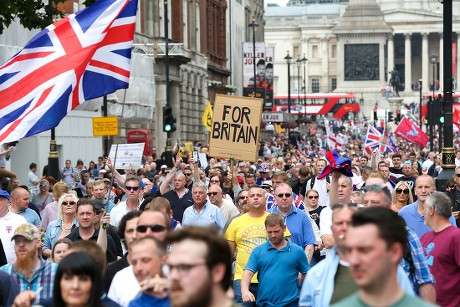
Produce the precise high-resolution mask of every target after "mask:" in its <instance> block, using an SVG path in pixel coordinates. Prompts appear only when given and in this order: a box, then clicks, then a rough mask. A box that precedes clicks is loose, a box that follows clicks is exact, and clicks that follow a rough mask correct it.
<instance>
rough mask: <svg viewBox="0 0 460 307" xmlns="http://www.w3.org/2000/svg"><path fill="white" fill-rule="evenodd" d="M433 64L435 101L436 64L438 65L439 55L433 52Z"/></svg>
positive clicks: (431, 59) (431, 58)
mask: <svg viewBox="0 0 460 307" xmlns="http://www.w3.org/2000/svg"><path fill="white" fill-rule="evenodd" d="M430 61H431V64H433V99H434V97H435V96H434V92H435V89H436V63H438V55H437V54H436V53H435V52H433V53H432V54H431V57H430Z"/></svg>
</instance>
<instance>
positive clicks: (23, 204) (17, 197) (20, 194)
mask: <svg viewBox="0 0 460 307" xmlns="http://www.w3.org/2000/svg"><path fill="white" fill-rule="evenodd" d="M10 210H11V211H12V212H14V213H16V214H19V215H20V216H23V217H24V218H25V219H26V220H27V222H28V223H31V224H34V225H35V226H37V227H38V226H40V217H39V216H38V214H37V212H35V211H34V210H32V209H30V208H29V191H27V190H26V189H24V188H16V189H14V190H13V191H11V205H10Z"/></svg>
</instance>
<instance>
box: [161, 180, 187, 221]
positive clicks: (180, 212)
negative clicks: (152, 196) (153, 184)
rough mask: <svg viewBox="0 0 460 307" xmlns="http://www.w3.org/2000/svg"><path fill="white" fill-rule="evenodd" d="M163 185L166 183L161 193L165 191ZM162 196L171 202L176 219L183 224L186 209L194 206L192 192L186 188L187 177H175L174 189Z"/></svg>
mask: <svg viewBox="0 0 460 307" xmlns="http://www.w3.org/2000/svg"><path fill="white" fill-rule="evenodd" d="M163 185H164V183H163V184H162V185H161V186H160V192H162V191H163V189H164V187H163ZM162 195H163V197H164V198H166V199H167V200H169V203H170V204H171V209H172V210H173V217H174V219H176V220H178V221H179V222H181V223H182V218H183V216H184V211H185V209H187V208H188V207H190V206H191V205H192V204H193V199H192V191H191V190H189V189H187V188H186V180H185V175H184V174H182V173H177V174H176V175H175V176H174V188H173V189H172V190H171V191H169V192H165V193H164V194H163V193H162Z"/></svg>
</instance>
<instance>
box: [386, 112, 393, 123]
mask: <svg viewBox="0 0 460 307" xmlns="http://www.w3.org/2000/svg"><path fill="white" fill-rule="evenodd" d="M387 114H388V117H387V118H388V119H387V121H388V122H392V121H393V112H391V111H388V113H387Z"/></svg>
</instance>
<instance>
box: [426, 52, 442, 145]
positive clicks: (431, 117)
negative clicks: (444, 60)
mask: <svg viewBox="0 0 460 307" xmlns="http://www.w3.org/2000/svg"><path fill="white" fill-rule="evenodd" d="M430 62H431V64H432V66H433V81H431V82H432V86H433V87H432V91H433V94H432V97H431V99H430V100H429V104H430V105H429V108H428V110H429V112H428V113H429V114H428V116H429V122H430V151H433V150H434V144H433V122H434V120H435V118H436V117H435V115H434V114H433V106H434V104H435V100H434V99H435V89H436V63H437V62H438V55H437V54H436V53H435V52H433V53H432V54H431V57H430ZM439 137H441V135H439Z"/></svg>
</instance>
